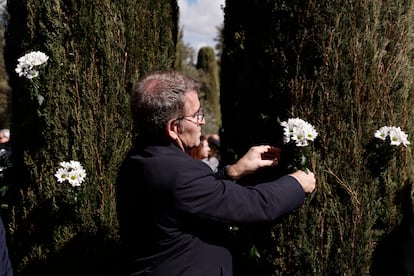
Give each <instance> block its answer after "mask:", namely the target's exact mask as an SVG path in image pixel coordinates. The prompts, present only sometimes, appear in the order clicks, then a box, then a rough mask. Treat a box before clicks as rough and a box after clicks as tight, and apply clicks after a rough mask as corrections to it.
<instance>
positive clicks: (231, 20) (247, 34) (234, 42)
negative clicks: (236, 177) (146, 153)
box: [221, 0, 414, 275]
mask: <svg viewBox="0 0 414 276" xmlns="http://www.w3.org/2000/svg"><path fill="white" fill-rule="evenodd" d="M413 12H414V7H413V4H412V3H411V2H409V1H397V2H393V3H389V2H382V1H379V2H378V1H374V0H369V1H362V0H361V1H352V2H349V1H348V2H344V1H325V2H315V1H295V0H294V1H283V0H281V1H257V0H250V1H244V2H243V4H241V3H240V2H239V1H232V0H228V1H226V8H225V22H224V50H223V56H222V62H221V70H222V71H221V104H222V114H223V118H222V121H223V128H224V133H223V134H222V146H223V147H224V148H225V149H226V151H225V152H224V153H223V158H224V159H225V161H231V160H232V159H233V158H234V157H237V156H241V155H242V154H243V153H244V152H245V151H246V150H247V149H248V147H249V146H251V145H252V144H258V143H269V144H273V145H276V146H281V147H282V149H283V153H282V158H283V156H287V155H289V154H290V152H289V151H288V150H287V148H286V147H285V146H284V145H283V143H282V138H283V137H282V129H281V127H280V125H279V123H278V120H282V121H283V120H286V119H287V118H292V117H299V118H302V119H304V120H306V121H308V122H310V123H311V124H313V125H314V126H315V128H316V129H317V131H318V132H319V136H318V139H317V141H316V142H315V145H314V152H313V163H312V170H313V171H314V172H315V173H316V176H317V190H316V193H315V194H313V195H311V196H309V197H308V198H307V199H306V201H305V204H304V206H303V207H302V208H300V209H299V210H297V211H295V212H294V213H293V214H291V215H290V216H287V217H285V218H282V219H281V220H280V221H278V222H279V223H278V224H274V225H273V226H272V227H255V228H249V229H243V228H242V229H240V230H239V231H237V232H236V236H237V235H239V238H240V239H239V240H238V242H239V246H240V248H239V250H241V251H242V254H241V255H242V258H241V259H236V262H237V264H236V275H253V274H252V273H256V274H257V275H369V274H370V273H372V274H373V275H379V274H378V271H381V272H382V273H387V272H388V271H386V270H385V269H390V268H391V269H392V272H390V273H389V274H381V275H402V274H398V272H397V265H398V262H399V261H401V260H403V256H402V253H403V249H401V250H400V251H391V250H389V251H388V252H387V250H384V251H385V252H386V254H385V255H384V254H382V252H381V253H377V252H380V251H381V250H380V249H381V248H382V243H383V242H384V241H385V239H388V237H387V235H388V234H390V233H391V232H392V230H393V229H396V228H397V226H398V225H399V224H400V223H404V221H405V220H412V219H413V218H412V213H413V212H412V206H413V205H412V196H413V191H412V187H413V184H412V183H413V160H412V154H411V150H410V147H407V148H404V147H402V146H399V147H391V146H388V147H387V146H385V147H384V146H383V145H382V144H381V142H383V141H381V140H379V139H376V138H374V133H375V131H376V130H377V129H379V128H380V127H382V126H397V127H398V126H399V127H401V128H402V129H403V130H404V131H405V132H406V133H408V134H409V139H410V138H411V140H412V137H413V136H412V134H413V133H414V122H413V120H411V119H412V117H413V111H414V110H413V108H412V106H413V102H414V91H413V87H414V86H413V72H414V71H413V69H414V68H413V66H412V63H411V60H412V53H411V51H412V50H411V49H413V47H414V43H413V40H412V37H413V29H412V26H413V21H412V20H413ZM390 148H391V150H389V149H390ZM384 149H387V150H389V151H385V150H384ZM285 165H286V164H283V162H282V164H281V166H280V167H279V169H274V170H273V171H272V172H269V174H273V175H274V174H281V173H283V172H286V171H284V170H285V168H284V166H285ZM255 177H256V178H255ZM260 177H263V174H261V175H260ZM258 178H259V175H257V176H254V177H252V179H249V180H251V181H257V179H258ZM246 182H247V181H246ZM396 247H397V248H398V245H397V246H396ZM401 248H404V247H401ZM405 250H407V248H405ZM409 250H413V249H412V248H411V249H409ZM249 253H250V255H249ZM246 255H249V256H250V258H246ZM377 258H378V259H377ZM255 265H256V266H255ZM393 272H394V273H396V274H393Z"/></svg>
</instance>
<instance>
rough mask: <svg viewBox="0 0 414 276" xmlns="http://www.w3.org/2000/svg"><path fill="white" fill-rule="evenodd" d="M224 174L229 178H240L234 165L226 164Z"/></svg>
mask: <svg viewBox="0 0 414 276" xmlns="http://www.w3.org/2000/svg"><path fill="white" fill-rule="evenodd" d="M224 174H225V175H226V177H227V178H230V179H231V180H237V179H238V175H237V171H236V169H235V167H234V165H227V166H225V167H224Z"/></svg>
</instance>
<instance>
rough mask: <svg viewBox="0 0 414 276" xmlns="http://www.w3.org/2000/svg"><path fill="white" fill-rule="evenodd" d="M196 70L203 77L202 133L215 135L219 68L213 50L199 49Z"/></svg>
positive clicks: (216, 130)
mask: <svg viewBox="0 0 414 276" xmlns="http://www.w3.org/2000/svg"><path fill="white" fill-rule="evenodd" d="M196 68H197V69H198V70H201V72H202V73H203V75H204V76H205V77H204V81H203V85H202V87H201V94H202V95H203V98H202V100H203V102H204V103H205V104H204V106H205V109H206V115H207V118H206V121H207V123H206V126H205V128H204V131H205V132H207V133H217V132H218V129H219V127H220V125H221V120H220V118H221V112H220V80H219V66H218V64H217V60H216V56H215V53H214V49H213V48H211V47H201V48H200V50H199V51H198V57H197V66H196Z"/></svg>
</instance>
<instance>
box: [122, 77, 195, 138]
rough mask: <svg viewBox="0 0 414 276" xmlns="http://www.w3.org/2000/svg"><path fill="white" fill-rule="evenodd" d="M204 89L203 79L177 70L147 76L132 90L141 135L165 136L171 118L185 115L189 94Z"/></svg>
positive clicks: (133, 116)
mask: <svg viewBox="0 0 414 276" xmlns="http://www.w3.org/2000/svg"><path fill="white" fill-rule="evenodd" d="M199 89H200V84H199V82H197V81H195V80H193V79H191V78H190V77H188V76H186V75H184V74H182V73H180V72H177V71H157V72H153V73H149V74H147V75H145V76H143V77H142V78H141V79H140V80H139V82H137V83H136V84H135V85H134V86H133V87H132V91H131V102H130V103H131V113H132V119H133V121H134V127H135V131H136V132H137V134H138V135H140V136H145V137H147V138H151V139H164V137H165V133H166V132H165V127H166V125H167V122H168V120H171V119H174V118H179V117H181V116H184V115H185V114H184V107H185V97H184V96H185V94H186V93H187V92H189V91H193V90H194V91H196V92H197V93H198V91H199Z"/></svg>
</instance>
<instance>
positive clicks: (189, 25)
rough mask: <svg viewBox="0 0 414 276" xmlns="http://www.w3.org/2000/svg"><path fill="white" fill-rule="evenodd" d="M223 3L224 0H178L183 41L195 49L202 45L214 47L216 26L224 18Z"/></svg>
mask: <svg viewBox="0 0 414 276" xmlns="http://www.w3.org/2000/svg"><path fill="white" fill-rule="evenodd" d="M224 4H225V0H178V5H179V7H180V26H181V28H183V30H184V38H183V40H184V43H188V44H190V46H191V47H193V48H194V49H195V50H196V51H198V49H199V48H200V47H202V46H210V47H213V48H214V46H215V44H216V43H215V42H214V38H215V37H216V36H217V26H220V25H221V24H222V23H223V19H224V13H223V10H222V7H223V6H224Z"/></svg>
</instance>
